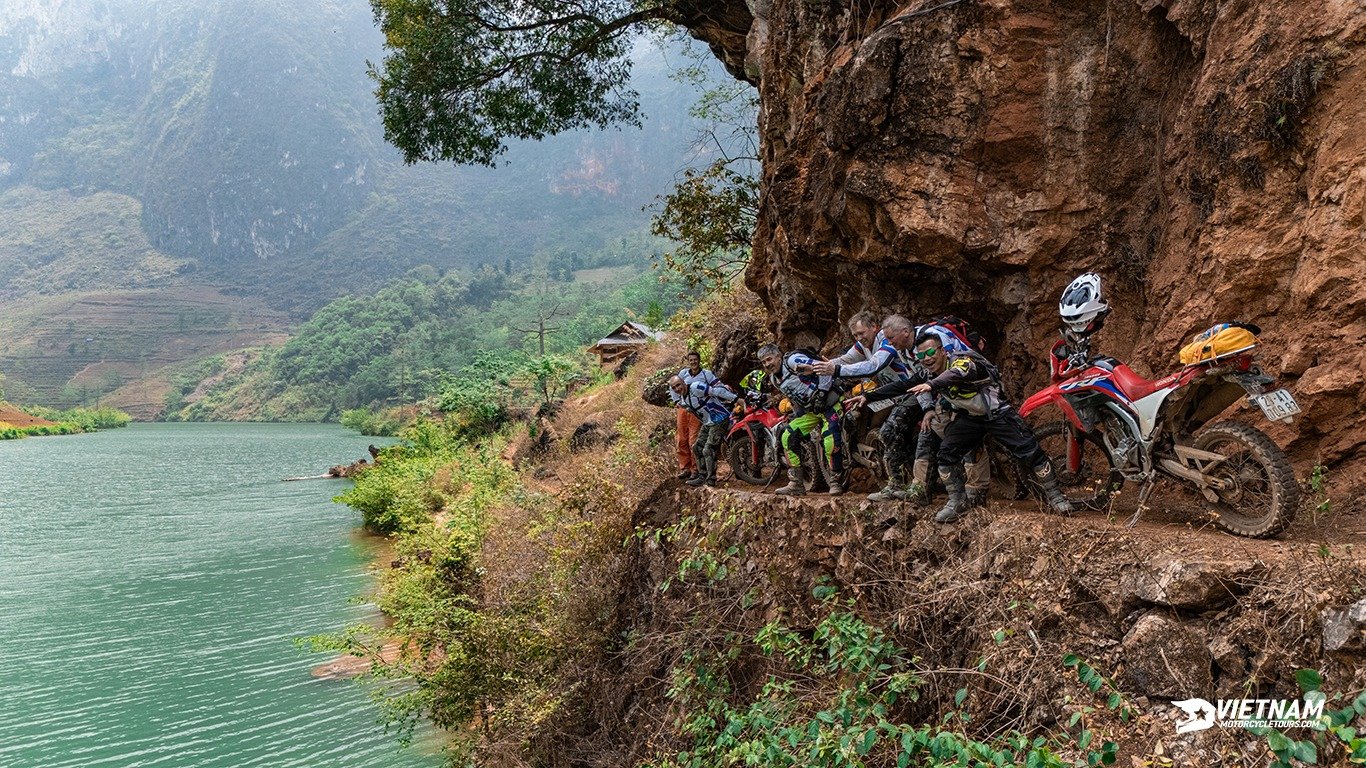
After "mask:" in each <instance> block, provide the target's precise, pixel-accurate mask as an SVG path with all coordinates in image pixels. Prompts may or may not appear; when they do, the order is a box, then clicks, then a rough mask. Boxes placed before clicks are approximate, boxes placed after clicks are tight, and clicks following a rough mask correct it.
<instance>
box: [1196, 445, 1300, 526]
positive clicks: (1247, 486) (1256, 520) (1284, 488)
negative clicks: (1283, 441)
mask: <svg viewBox="0 0 1366 768" xmlns="http://www.w3.org/2000/svg"><path fill="white" fill-rule="evenodd" d="M1194 447H1195V448H1198V449H1200V450H1202V451H1210V452H1212V453H1217V454H1220V455H1222V456H1224V460H1223V461H1222V462H1220V463H1219V464H1218V465H1216V466H1215V467H1213V468H1212V469H1210V470H1209V474H1210V475H1212V476H1214V477H1216V478H1218V479H1220V480H1222V481H1224V484H1225V486H1226V487H1225V488H1224V489H1222V490H1218V491H1216V492H1215V493H1216V494H1217V495H1218V497H1219V500H1218V501H1217V502H1215V503H1213V504H1210V503H1209V502H1208V501H1207V500H1206V501H1205V504H1206V506H1208V507H1213V509H1212V510H1211V511H1212V513H1213V517H1214V524H1215V525H1216V526H1218V527H1219V528H1221V529H1223V530H1225V531H1228V532H1229V533H1232V534H1236V535H1238V536H1248V537H1251V538H1254V539H1265V538H1268V537H1271V536H1275V535H1276V534H1278V533H1280V532H1281V531H1284V530H1285V529H1286V528H1288V527H1290V524H1291V523H1292V522H1294V521H1295V512H1296V510H1297V509H1299V505H1300V486H1299V484H1298V483H1296V482H1295V470H1294V469H1293V468H1292V467H1291V466H1290V459H1289V458H1288V457H1287V456H1286V455H1285V452H1284V451H1282V450H1281V449H1280V446H1278V445H1276V443H1274V442H1272V440H1271V438H1269V437H1267V436H1266V433H1265V432H1262V431H1261V430H1260V429H1257V428H1256V427H1253V426H1251V425H1248V424H1242V423H1240V422H1236V421H1223V422H1219V423H1218V424H1213V425H1211V426H1208V427H1206V428H1205V429H1204V430H1203V431H1202V432H1200V434H1199V435H1197V436H1196V438H1195V444H1194Z"/></svg>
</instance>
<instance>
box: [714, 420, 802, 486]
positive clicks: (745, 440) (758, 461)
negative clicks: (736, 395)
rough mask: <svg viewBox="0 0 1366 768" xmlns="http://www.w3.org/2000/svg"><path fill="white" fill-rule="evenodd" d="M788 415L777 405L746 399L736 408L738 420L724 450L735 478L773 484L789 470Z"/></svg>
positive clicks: (758, 483) (753, 483)
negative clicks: (785, 445)
mask: <svg viewBox="0 0 1366 768" xmlns="http://www.w3.org/2000/svg"><path fill="white" fill-rule="evenodd" d="M786 424H787V416H786V415H785V414H783V413H782V411H780V410H779V409H777V408H770V407H768V406H767V405H766V404H763V403H759V402H754V401H752V400H748V399H747V400H746V401H745V402H744V403H743V404H742V405H741V406H740V407H737V408H736V413H735V420H734V423H733V424H732V425H731V428H730V432H729V433H728V434H727V435H726V441H725V443H724V444H722V447H721V450H722V452H723V453H724V454H725V456H726V463H727V464H729V465H730V469H731V472H732V473H734V475H735V479H737V480H741V481H743V482H746V483H749V484H750V485H771V484H772V483H773V482H774V480H776V479H777V476H778V473H779V472H784V471H786V469H787V458H786V456H785V454H784V452H783V447H782V439H781V438H782V430H783V429H784V427H785V426H786Z"/></svg>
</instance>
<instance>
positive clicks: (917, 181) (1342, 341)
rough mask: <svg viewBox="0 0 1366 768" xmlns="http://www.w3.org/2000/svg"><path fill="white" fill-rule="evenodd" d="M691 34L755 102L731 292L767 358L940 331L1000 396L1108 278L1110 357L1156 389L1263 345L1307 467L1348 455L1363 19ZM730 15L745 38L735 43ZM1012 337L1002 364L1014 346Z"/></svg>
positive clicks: (1276, 11)
mask: <svg viewBox="0 0 1366 768" xmlns="http://www.w3.org/2000/svg"><path fill="white" fill-rule="evenodd" d="M702 18H703V19H704V20H705V23H698V24H693V25H689V26H690V30H691V31H692V33H693V34H694V35H695V36H697V37H699V38H701V39H703V40H705V41H707V42H708V43H709V44H710V45H711V46H712V49H713V51H714V52H716V54H717V56H718V58H720V59H721V60H722V61H723V62H725V63H726V65H727V67H728V69H729V70H730V71H731V72H732V73H733V74H735V75H737V76H739V77H742V78H745V79H748V80H750V81H751V82H754V83H755V84H756V85H757V86H758V88H759V92H760V100H761V115H760V138H761V143H762V154H763V183H762V190H763V200H762V204H761V210H760V214H759V221H758V228H757V234H756V237H755V243H754V258H753V261H752V263H751V265H750V267H749V271H748V274H747V283H748V284H749V286H750V287H751V288H752V289H754V290H755V291H756V292H758V293H759V294H760V296H761V297H763V300H764V302H765V304H766V305H767V307H768V309H769V312H770V317H771V323H772V326H773V328H774V330H775V331H776V333H777V334H778V335H779V337H780V338H782V339H783V340H785V341H801V342H803V343H813V342H815V343H819V342H825V341H831V340H833V339H834V338H835V337H836V336H837V335H838V332H839V325H840V321H841V320H843V319H845V318H847V317H849V316H850V315H852V314H853V313H854V312H856V311H858V310H860V309H863V308H865V307H872V308H874V309H879V310H892V309H897V310H905V311H907V312H909V313H911V314H914V315H926V314H929V313H933V312H939V311H945V310H950V311H954V312H957V313H959V314H962V315H964V316H966V317H969V318H972V319H973V320H975V321H976V322H978V323H979V324H980V325H982V326H984V328H983V330H984V331H986V332H987V334H988V336H989V338H990V339H991V341H992V348H991V350H990V352H991V354H992V355H993V356H996V357H998V358H999V359H1001V361H1002V362H1003V363H1004V364H1005V367H1006V370H1007V372H1008V373H1009V374H1010V376H1011V378H1012V380H1013V381H1014V383H1015V386H1016V387H1019V388H1021V389H1023V388H1024V387H1026V386H1030V385H1034V384H1038V383H1040V382H1041V381H1042V378H1043V376H1044V375H1045V367H1044V365H1043V360H1044V356H1043V352H1044V350H1046V349H1047V348H1048V346H1049V344H1051V342H1052V338H1054V337H1053V333H1054V331H1053V329H1054V327H1055V326H1056V322H1057V321H1056V314H1055V313H1056V302H1057V297H1058V295H1059V294H1060V293H1061V291H1062V288H1063V286H1064V285H1066V283H1067V281H1068V280H1070V279H1071V278H1072V277H1073V276H1075V275H1076V274H1078V273H1080V272H1082V271H1086V270H1095V271H1098V272H1100V273H1102V274H1103V275H1104V276H1105V278H1106V282H1107V286H1108V290H1109V292H1110V294H1111V303H1112V304H1113V305H1114V306H1115V307H1116V311H1115V313H1114V315H1113V316H1112V318H1111V321H1110V324H1109V326H1108V327H1107V329H1106V331H1105V332H1104V334H1103V335H1102V337H1101V342H1102V345H1103V351H1105V352H1106V353H1109V354H1113V355H1116V356H1119V357H1122V358H1125V359H1128V360H1132V361H1134V362H1137V363H1138V364H1139V367H1140V369H1142V368H1144V367H1147V368H1148V369H1149V371H1150V372H1151V373H1154V374H1157V373H1160V372H1162V371H1164V370H1165V369H1168V368H1170V367H1172V366H1173V365H1175V362H1176V356H1175V352H1176V349H1177V347H1178V346H1179V345H1180V343H1181V342H1182V341H1183V340H1184V339H1187V338H1188V337H1189V336H1190V335H1191V334H1193V333H1194V332H1196V331H1199V330H1202V329H1204V328H1205V327H1207V326H1209V325H1211V324H1213V323H1214V322H1219V321H1224V320H1230V319H1242V320H1248V321H1252V322H1256V323H1259V324H1260V325H1262V326H1263V328H1265V329H1266V332H1265V334H1264V336H1263V339H1264V340H1265V342H1266V344H1265V345H1264V353H1263V354H1264V360H1265V363H1266V366H1267V368H1268V369H1269V370H1270V371H1271V372H1272V373H1275V374H1278V375H1279V376H1280V377H1281V379H1282V381H1283V382H1284V383H1287V384H1289V385H1290V386H1291V387H1292V388H1293V389H1294V391H1295V392H1296V393H1297V395H1298V396H1299V399H1300V401H1301V403H1302V405H1304V406H1305V415H1304V417H1303V418H1302V419H1301V420H1299V421H1298V422H1297V423H1296V425H1295V426H1294V427H1293V428H1291V429H1289V430H1287V431H1286V432H1284V433H1283V434H1279V435H1278V436H1277V437H1278V438H1280V439H1282V440H1284V441H1290V442H1291V448H1292V451H1293V452H1294V453H1295V455H1296V456H1298V457H1299V458H1300V459H1301V460H1304V461H1306V462H1309V461H1323V462H1328V463H1332V462H1339V461H1347V460H1351V459H1360V458H1361V457H1362V456H1363V452H1366V416H1363V414H1366V389H1363V387H1362V355H1361V352H1360V350H1361V345H1362V343H1363V342H1366V280H1363V279H1362V277H1361V272H1362V267H1363V266H1364V265H1366V239H1363V230H1362V223H1363V212H1364V208H1366V186H1364V185H1363V184H1362V183H1361V182H1362V181H1363V180H1366V127H1364V126H1366V100H1363V99H1361V98H1360V94H1361V93H1362V92H1363V90H1364V89H1366V71H1364V70H1363V68H1362V66H1361V64H1362V60H1363V51H1366V48H1364V47H1363V42H1366V10H1363V9H1362V8H1361V6H1360V5H1359V4H1355V3H1330V4H1323V5H1322V7H1319V8H1317V10H1315V12H1313V13H1288V12H1287V9H1286V7H1285V6H1284V5H1283V4H1278V3H1270V2H1257V0H1235V1H1234V2H1215V1H1214V0H1166V1H1165V2H1163V1H1160V0H1105V1H1104V2H1102V1H1101V0H1091V1H1089V2H1074V3H1061V2H1054V1H1050V0H1019V1H1016V2H1004V0H959V1H958V2H952V1H950V2H943V1H942V0H938V1H936V0H927V1H926V2H919V3H912V4H909V5H907V4H897V3H891V2H877V1H874V2H870V3H860V4H856V5H850V4H840V3H811V2H794V1H792V0H750V2H747V3H740V2H738V0H737V1H733V2H728V3H718V4H716V8H715V9H713V10H712V11H711V12H710V13H708V14H705V15H703V17H702ZM746 19H748V26H747V27H744V28H743V29H742V28H740V27H741V25H743V24H745V21H746ZM1006 340H1008V343H1004V342H1005V341H1006Z"/></svg>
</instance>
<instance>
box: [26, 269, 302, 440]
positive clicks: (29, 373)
mask: <svg viewBox="0 0 1366 768" xmlns="http://www.w3.org/2000/svg"><path fill="white" fill-rule="evenodd" d="M290 327H291V326H290V323H289V320H288V318H287V317H286V316H285V315H284V314H283V313H281V312H278V311H275V310H272V309H269V308H268V307H266V306H265V305H264V304H263V303H262V302H260V301H259V300H256V299H251V298H245V297H240V296H229V295H226V294H224V293H223V292H222V291H220V290H219V289H217V288H214V287H205V286H169V287H162V288H149V289H142V290H116V291H110V292H94V291H88V292H78V293H66V294H61V295H57V296H36V297H29V298H24V299H20V300H17V301H14V302H9V303H7V304H6V305H5V306H3V307H0V338H3V339H6V340H7V342H6V343H5V344H4V345H3V346H0V371H3V372H4V373H5V376H6V381H5V390H6V393H7V396H8V397H9V398H10V399H11V400H16V401H19V402H25V401H36V402H42V403H45V404H48V403H50V404H53V405H59V406H71V405H76V404H80V403H86V402H94V401H95V400H96V399H99V400H100V402H102V403H104V404H107V405H114V406H117V407H119V408H122V409H124V410H126V411H128V412H129V413H131V414H132V415H133V416H134V417H135V418H139V419H149V418H153V417H155V416H156V415H157V414H158V413H159V412H160V411H161V408H162V407H163V405H164V403H165V397H166V391H167V389H168V388H169V376H168V372H167V371H166V369H167V368H168V367H173V366H174V365H176V364H178V363H181V362H183V361H185V360H192V359H197V358H202V357H205V356H209V355H213V354H217V353H220V352H226V351H230V350H235V349H241V348H243V347H249V346H262V345H278V344H283V343H284V341H285V340H286V339H287V338H288V330H289V329H290ZM125 385H128V386H125Z"/></svg>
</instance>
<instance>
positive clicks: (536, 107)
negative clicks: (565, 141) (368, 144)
mask: <svg viewBox="0 0 1366 768" xmlns="http://www.w3.org/2000/svg"><path fill="white" fill-rule="evenodd" d="M371 5H372V6H373V7H374V10H375V19H376V21H377V22H378V23H379V26H380V30H381V31H382V32H383V33H384V37H385V47H386V48H387V50H388V52H387V53H386V55H385V57H384V60H383V62H382V63H381V64H380V65H379V66H377V67H372V69H371V74H372V76H373V77H374V78H375V79H376V80H377V81H378V82H379V88H378V89H377V91H376V95H377V96H378V98H379V103H380V114H381V116H382V118H383V120H384V131H385V138H387V139H388V140H389V141H390V142H391V143H392V144H393V145H394V146H396V147H398V149H399V150H401V151H402V152H403V155H404V158H405V159H406V160H407V161H408V162H410V163H411V162H416V161H419V160H453V161H456V162H459V163H469V164H483V165H492V164H493V162H494V160H495V159H496V158H497V157H498V155H500V154H502V152H503V151H505V150H506V148H507V145H506V142H507V141H508V140H510V139H541V138H544V137H546V136H549V135H553V134H556V133H560V132H562V131H566V130H572V129H575V128H582V127H587V126H597V127H606V126H608V125H612V124H616V123H622V122H626V123H631V122H635V121H636V120H637V119H638V109H639V105H638V103H637V98H636V93H635V92H634V91H632V90H631V89H630V88H629V87H628V84H627V81H628V78H629V75H630V61H629V59H628V58H627V53H628V50H629V43H630V38H631V35H632V32H633V31H635V30H637V29H639V28H640V27H641V26H642V25H644V24H646V23H649V22H660V21H673V20H676V18H677V7H676V5H675V3H674V2H670V0H371Z"/></svg>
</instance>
